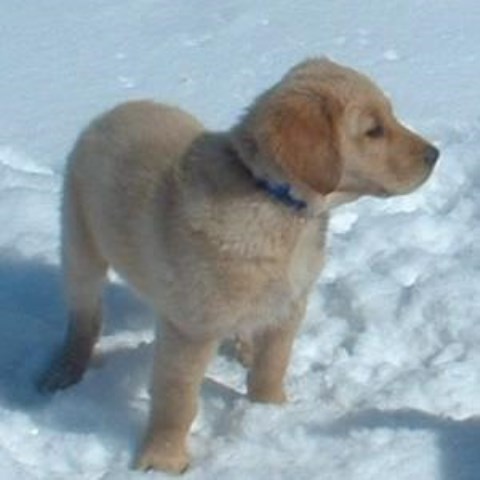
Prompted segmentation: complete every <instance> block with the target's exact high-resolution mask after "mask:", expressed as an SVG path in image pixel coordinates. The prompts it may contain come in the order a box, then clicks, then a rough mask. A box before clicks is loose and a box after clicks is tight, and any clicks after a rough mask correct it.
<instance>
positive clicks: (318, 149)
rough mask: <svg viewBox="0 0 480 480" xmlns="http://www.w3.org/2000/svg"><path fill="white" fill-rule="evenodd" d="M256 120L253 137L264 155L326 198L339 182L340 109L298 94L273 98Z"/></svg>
mask: <svg viewBox="0 0 480 480" xmlns="http://www.w3.org/2000/svg"><path fill="white" fill-rule="evenodd" d="M270 100H271V101H270V102H268V103H269V104H268V105H264V107H265V109H264V110H263V112H262V113H263V115H261V116H260V118H258V120H259V123H258V124H257V131H256V137H257V141H258V143H259V145H260V146H261V147H260V148H261V149H262V150H264V152H263V153H264V154H265V155H267V156H268V157H269V158H270V159H271V160H273V161H274V162H276V163H277V164H278V166H280V168H281V169H282V170H283V171H284V172H285V173H286V174H287V176H289V177H290V178H292V180H297V181H298V182H300V183H303V184H305V185H307V186H308V187H310V188H311V189H313V190H314V191H316V192H317V193H320V194H323V195H326V194H328V193H331V192H333V191H334V190H335V188H336V187H337V186H338V183H339V182H340V177H341V174H342V163H341V158H340V155H339V152H338V132H337V122H338V116H339V107H338V106H337V105H335V104H333V102H329V101H328V99H323V98H319V97H317V96H307V95H305V94H301V93H297V94H292V93H289V94H288V95H283V96H282V98H278V96H277V98H272V99H270Z"/></svg>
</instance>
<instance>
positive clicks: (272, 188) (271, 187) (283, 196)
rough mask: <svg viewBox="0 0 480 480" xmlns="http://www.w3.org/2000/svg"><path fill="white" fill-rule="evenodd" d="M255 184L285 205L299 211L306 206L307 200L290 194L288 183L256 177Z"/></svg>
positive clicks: (290, 189) (290, 188)
mask: <svg viewBox="0 0 480 480" xmlns="http://www.w3.org/2000/svg"><path fill="white" fill-rule="evenodd" d="M256 183H257V185H258V186H259V187H260V188H261V189H263V190H265V191H266V192H267V193H268V194H269V195H270V196H272V197H273V198H275V199H277V200H278V201H280V202H282V203H283V204H284V205H286V206H287V207H291V208H293V209H294V210H297V211H300V210H303V209H305V208H307V202H305V201H304V200H300V199H298V198H295V197H294V196H293V195H292V187H291V186H290V185H289V184H288V183H274V182H272V181H270V180H267V179H265V178H257V179H256Z"/></svg>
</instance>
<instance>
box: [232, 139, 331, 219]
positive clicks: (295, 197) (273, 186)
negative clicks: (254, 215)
mask: <svg viewBox="0 0 480 480" xmlns="http://www.w3.org/2000/svg"><path fill="white" fill-rule="evenodd" d="M232 150H233V155H234V157H235V160H236V161H237V162H239V163H240V164H241V165H242V166H243V168H244V169H245V170H246V171H247V173H248V174H249V176H250V177H251V179H252V182H254V184H255V185H256V187H257V188H259V189H261V190H263V191H264V192H265V194H266V195H268V196H269V197H270V198H272V200H274V201H276V202H278V203H280V204H282V205H284V206H285V207H288V208H289V209H290V210H291V211H292V212H293V213H296V214H299V215H302V216H306V217H314V216H318V215H319V214H322V213H324V212H325V211H326V210H327V209H326V202H325V201H324V198H323V197H322V196H320V195H317V194H315V195H314V194H313V193H312V192H307V191H306V190H305V189H301V188H299V187H298V186H297V185H295V184H294V183H293V182H291V181H290V180H289V179H288V178H286V176H285V175H284V174H283V172H282V171H280V169H279V168H278V167H277V166H276V165H275V164H274V163H273V162H270V161H268V160H267V159H265V158H263V157H261V156H260V155H258V154H256V155H252V156H250V155H246V156H242V153H241V152H238V151H237V149H236V148H235V147H233V149H232ZM253 157H254V158H253Z"/></svg>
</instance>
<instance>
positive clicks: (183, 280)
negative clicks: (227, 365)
mask: <svg viewBox="0 0 480 480" xmlns="http://www.w3.org/2000/svg"><path fill="white" fill-rule="evenodd" d="M438 156H439V152H438V150H437V149H436V148H435V147H433V146H432V145H430V144H429V143H428V142H427V141H425V140H424V139H422V138H421V137H420V136H418V135H417V134H415V133H413V132H412V131H410V130H408V129H407V128H405V127H404V126H403V125H402V124H400V123H399V122H398V120H397V119H396V118H395V117H394V115H393V112H392V107H391V105H390V102H389V101H388V99H387V98H386V97H385V95H383V94H382V92H381V91H380V90H379V89H378V88H377V87H376V86H375V85H374V84H373V83H372V82H371V81H370V80H369V79H367V78H366V77H365V76H363V75H361V74H360V73H357V72H355V71H354V70H351V69H349V68H346V67H343V66H340V65H337V64H335V63H333V62H331V61H329V60H327V59H311V60H307V61H305V62H303V63H301V64H299V65H297V66H296V67H294V68H293V69H292V70H290V71H289V72H288V73H287V74H286V76H285V77H284V78H283V79H282V80H280V82H279V83H278V84H276V85H275V86H274V87H273V88H271V89H270V90H268V91H267V92H266V93H264V94H263V95H261V96H260V97H259V98H258V99H257V100H256V101H255V102H254V103H253V105H252V107H251V108H250V109H249V110H248V111H247V113H246V114H245V115H244V116H243V118H242V119H241V120H240V121H239V123H238V124H237V125H236V126H234V127H233V128H232V129H231V130H229V131H227V132H223V133H212V132H209V131H206V130H205V129H204V127H203V126H202V124H201V123H200V122H199V121H198V120H196V119H195V118H194V117H192V116H191V115H189V114H188V113H186V112H184V111H182V110H180V109H178V108H175V107H170V106H166V105H162V104H158V103H153V102H149V101H137V102H129V103H125V104H123V105H120V106H118V107H116V108H114V109H113V110H111V111H109V112H107V113H106V114H104V115H102V116H101V117H99V118H97V119H96V120H94V121H93V122H92V123H91V124H90V125H89V126H88V127H87V128H86V130H85V131H84V132H83V133H82V134H81V135H80V137H79V139H78V141H77V143H76V145H75V146H74V148H73V151H72V153H71V155H70V157H69V161H68V167H67V172H66V178H65V188H64V198H63V220H62V233H63V238H62V260H63V271H64V276H65V285H66V296H67V301H68V308H69V323H68V333H67V337H66V341H65V345H64V347H63V350H62V352H61V354H60V355H59V356H58V358H56V360H55V361H54V363H53V365H52V367H51V369H50V370H49V372H48V373H47V375H46V376H45V378H44V379H43V382H42V388H43V389H44V390H48V391H54V390H58V389H63V388H66V387H68V386H69V385H71V384H73V383H75V382H78V381H79V380H80V379H81V377H82V375H83V374H84V372H85V370H86V368H87V366H88V363H89V359H90V357H91V354H92V350H93V347H94V345H95V342H96V341H97V339H98V336H99V334H100V330H101V322H102V319H101V291H102V287H103V284H104V282H105V278H106V273H107V269H108V268H109V267H111V268H113V269H115V270H116V271H117V272H118V273H119V274H120V275H122V276H123V277H124V278H125V279H126V280H127V281H128V283H129V284H130V285H131V286H132V287H133V288H135V289H136V290H137V291H138V292H140V293H141V294H142V295H143V296H144V297H145V299H146V300H147V301H148V302H149V303H150V304H151V305H152V306H153V307H154V308H155V309H156V310H157V311H158V314H159V318H160V319H161V325H162V328H160V329H158V333H157V338H156V342H155V363H154V372H153V382H152V390H151V393H152V401H151V412H150V419H149V424H148V431H147V433H146V437H145V440H144V443H143V447H142V448H141V450H140V454H139V457H138V459H137V463H136V465H137V467H138V468H139V469H144V470H147V469H159V470H166V471H171V472H182V471H184V470H185V469H186V468H187V466H188V454H187V449H186V438H187V434H188V431H189V428H190V425H191V423H192V421H193V419H194V417H195V414H196V411H197V397H198V394H199V388H200V384H201V382H202V378H203V375H204V372H205V369H206V367H207V363H208V361H209V360H210V358H211V357H212V355H213V354H214V352H215V350H216V348H217V346H218V344H219V342H220V341H221V340H222V339H224V338H225V337H227V336H230V335H232V334H241V335H249V336H251V337H252V338H253V350H252V364H251V368H250V371H249V374H248V381H247V390H248V396H249V398H250V399H251V400H253V401H258V402H272V403H282V402H284V401H285V400H286V395H285V392H284V387H283V380H284V376H285V372H286V369H287V364H288V361H289V356H290V350H291V347H292V343H293V340H294V337H295V333H296V331H297V328H298V326H299V324H300V321H301V319H302V317H303V315H304V312H305V305H306V302H307V296H308V293H309V291H310V289H311V287H312V285H313V283H314V282H315V280H316V279H317V277H318V274H319V272H320V269H321V267H322V263H323V256H324V254H323V252H324V244H325V232H326V229H327V224H328V217H329V210H330V209H331V208H332V207H333V206H335V205H338V204H340V203H344V202H347V201H352V200H354V199H356V198H358V197H360V196H363V195H373V196H378V197H388V196H391V195H399V194H405V193H408V192H411V191H412V190H414V189H415V188H417V187H418V186H419V185H421V184H422V183H423V182H424V181H425V180H426V179H427V177H428V176H429V175H430V173H431V171H432V168H433V166H434V164H435V162H436V160H437V158H438Z"/></svg>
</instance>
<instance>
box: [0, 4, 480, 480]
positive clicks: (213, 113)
mask: <svg viewBox="0 0 480 480" xmlns="http://www.w3.org/2000/svg"><path fill="white" fill-rule="evenodd" d="M479 24H480V3H479V2H477V1H475V0H456V1H455V2H440V1H437V0H392V1H389V2H385V1H383V0H370V1H369V2H363V1H359V0H352V1H350V0H349V1H347V0H338V1H336V2H326V1H312V0H310V1H306V0H297V1H295V2H292V1H290V0H288V1H287V0H278V1H275V2H273V1H267V2H257V1H254V0H245V1H242V2H239V1H234V0H225V1H222V2H219V1H217V0H203V1H202V2H195V1H193V0H185V1H182V2H172V1H167V0H155V1H154V0H138V1H132V0H115V1H114V0H105V1H100V0H84V1H82V2H59V1H54V0H46V1H43V2H38V1H34V0H25V1H24V2H3V4H2V7H1V15H0V31H1V42H0V70H1V72H2V74H1V75H0V104H1V105H2V109H1V113H0V225H1V226H2V228H1V229H0V309H1V311H2V323H1V327H0V328H1V335H0V472H1V478H2V480H63V479H65V478H68V479H70V480H77V479H85V480H133V479H137V478H138V479H141V478H145V476H144V474H140V473H137V472H134V471H132V470H131V469H130V461H131V458H132V456H133V454H134V452H135V449H136V448H137V445H138V441H139V439H140V438H141V435H142V431H143V428H144V425H145V421H146V413H147V409H148V392H147V385H148V377H149V371H150V368H151V361H152V345H151V340H152V330H153V327H152V326H153V321H154V314H153V312H151V311H149V310H148V309H147V308H146V307H145V306H143V304H142V303H141V302H140V301H139V300H138V299H136V298H135V297H134V296H133V294H132V293H131V292H130V291H129V290H127V289H126V288H125V287H124V286H123V285H122V284H121V283H119V282H114V283H113V284H112V285H111V287H110V288H109V289H108V292H107V294H106V304H107V312H108V313H107V316H108V325H107V327H106V331H105V337H104V339H103V340H102V343H101V345H100V348H99V354H98V356H97V358H96V359H95V365H94V366H93V368H92V369H91V370H90V371H89V372H88V374H87V375H86V378H85V379H84V381H83V382H82V383H81V384H79V385H77V386H75V387H73V388H72V389H70V390H67V391H65V392H62V393H59V394H57V395H55V396H53V397H50V398H48V397H42V396H41V395H39V394H37V393H36V391H35V388H34V382H35V379H36V378H37V377H38V375H39V373H40V372H41V371H42V370H43V368H44V366H45V364H46V363H47V362H48V360H49V358H50V357H51V355H52V352H53V351H54V349H55V348H56V347H57V346H58V345H59V344H60V342H61V339H62V337H63V334H64V330H65V311H64V310H65V308H64V305H63V303H62V295H61V292H62V287H61V282H60V273H59V259H58V247H59V228H58V209H59V199H60V191H61V178H62V172H63V168H64V165H65V161H64V159H65V156H66V153H67V151H68V149H69V148H70V145H71V143H72V141H73V139H74V137H75V136H76V134H77V132H78V131H79V129H80V128H82V127H83V126H84V125H85V122H86V121H88V119H90V118H91V117H92V116H94V115H96V114H97V113H99V112H100V111H102V110H104V109H105V108H107V107H110V106H111V105H113V104H115V103H118V102H120V101H124V100H126V99H130V98H140V97H153V98H157V99H159V100H163V101H168V102H169V103H174V104H180V105H182V106H183V107H185V108H187V109H189V110H190V111H192V112H193V113H195V114H196V115H198V116H199V117H200V118H202V119H203V120H204V121H205V122H206V123H207V125H209V126H210V127H211V128H215V129H225V128H228V126H229V125H231V124H232V122H233V121H234V120H235V118H236V117H237V116H238V115H239V114H240V113H241V112H242V109H244V108H245V106H246V105H248V104H249V102H250V101H251V100H252V98H253V97H254V96H255V95H257V94H258V93H259V92H261V91H262V90H263V89H265V88H266V87H268V86H269V85H271V84H272V83H273V82H275V81H276V80H277V79H278V78H279V77H280V76H281V75H282V74H283V73H284V72H285V71H286V70H287V69H288V68H289V67H290V66H291V65H293V64H294V63H296V62H298V61H300V60H301V59H303V58H305V57H308V56H314V55H328V56H330V57H332V58H333V59H335V60H337V61H339V62H341V63H346V64H349V65H351V66H353V67H355V68H357V69H360V70H362V71H364V72H366V73H367V74H369V75H370V76H372V77H373V78H375V79H376V81H377V82H378V83H379V84H380V85H382V87H383V88H384V89H385V90H386V91H387V92H388V93H389V95H390V96H391V97H392V99H393V102H394V104H395V106H396V109H397V113H398V114H399V115H400V117H401V118H403V119H404V121H405V122H406V123H408V124H409V125H410V126H412V127H413V128H415V129H416V130H418V131H420V132H421V133H423V134H424V135H426V136H427V137H429V138H431V139H432V140H433V141H434V142H435V143H436V144H437V145H438V146H439V147H440V149H441V150H442V157H441V160H440V162H439V164H438V167H437V168H436V171H435V173H434V175H433V177H432V178H431V179H430V180H429V182H428V183H427V184H426V185H425V186H424V187H422V188H421V189H420V190H419V191H418V192H416V193H414V194H412V195H409V196H406V197H402V198H395V199H391V200H388V201H385V200H372V199H365V200H362V201H360V202H358V203H356V204H353V205H349V206H345V207H341V208H339V209H338V210H337V211H336V212H335V214H334V217H333V221H332V225H331V229H330V232H329V247H328V262H327V266H326V269H325V271H324V273H323V275H322V276H321V278H320V279H319V282H318V285H317V286H316V288H315V291H314V293H313V295H312V298H311V302H310V305H309V309H308V315H307V318H306V320H305V322H304V325H303V328H302V331H301V333H300V336H299V338H298V341H297V343H296V346H295V351H294V355H293V358H292V363H291V368H290V371H289V379H288V390H289V392H290V395H291V398H292V400H291V402H290V404H288V405H287V406H285V407H282V408H279V407H272V406H261V405H253V404H251V403H249V402H248V401H247V400H246V399H245V397H244V387H243V383H244V371H243V370H242V369H241V367H239V366H238V365H237V364H236V363H234V362H233V361H231V360H229V359H228V358H226V357H222V356H219V357H218V358H217V359H216V360H215V361H214V363H213V364H212V366H211V368H210V369H209V372H208V379H207V381H206V382H205V385H204V387H203V392H202V404H201V411H200V414H199V416H198V418H197V420H196V422H195V425H194V428H193V435H192V438H191V442H190V447H191V452H192V455H193V464H192V468H191V469H190V471H189V472H188V473H187V474H186V475H185V477H184V478H185V479H187V480H194V479H195V480H200V479H224V478H229V479H231V480H237V479H238V480H243V479H246V478H248V479H264V478H271V479H290V478H295V479H317V478H318V479H322V480H333V479H335V480H383V479H386V478H388V479H391V480H407V479H408V480H411V479H412V478H418V479H422V480H452V479H455V480H478V479H479V478H480V454H479V452H480V419H479V416H478V415H479V413H480V406H479V405H480V378H479V375H480V373H479V372H480V349H479V348H478V345H479V343H480V295H479V293H480V282H479V274H480V242H479V241H478V239H479V238H480V93H479V89H478V78H479V76H480V53H479V50H478V45H479V43H480V29H479V28H478V25H479ZM148 478H165V476H164V474H162V473H157V474H151V475H149V476H148Z"/></svg>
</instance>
